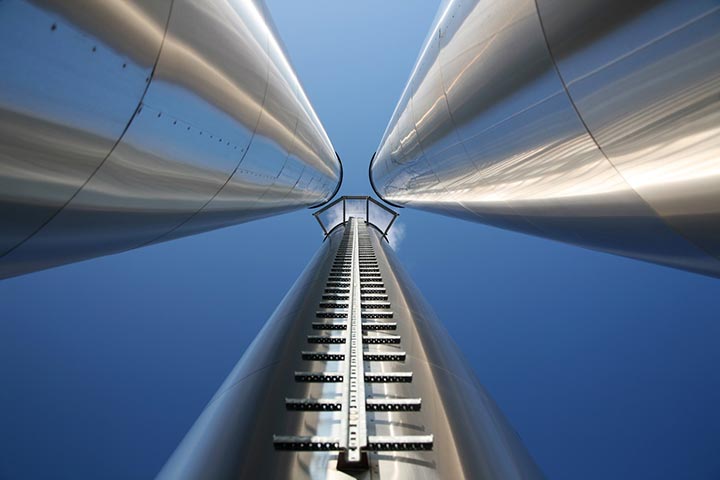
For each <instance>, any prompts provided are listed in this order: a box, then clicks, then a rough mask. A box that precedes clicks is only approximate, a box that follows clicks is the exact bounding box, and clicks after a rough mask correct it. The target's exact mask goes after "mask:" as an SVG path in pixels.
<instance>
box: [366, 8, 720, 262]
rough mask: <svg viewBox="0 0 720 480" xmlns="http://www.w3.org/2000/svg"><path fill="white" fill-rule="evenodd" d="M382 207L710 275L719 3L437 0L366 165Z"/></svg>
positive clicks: (717, 213)
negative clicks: (455, 218) (426, 212)
mask: <svg viewBox="0 0 720 480" xmlns="http://www.w3.org/2000/svg"><path fill="white" fill-rule="evenodd" d="M370 169H371V171H370V179H371V182H372V184H373V188H375V189H376V192H377V193H378V195H380V196H381V197H382V198H383V199H384V200H386V201H388V202H391V203H393V204H396V205H402V206H409V207H416V208H421V209H426V210H430V211H434V212H438V213H443V214H447V215H452V216H458V217H461V218H465V219H468V220H475V221H478V222H483V223H487V224H490V225H494V226H498V227H502V228H507V229H511V230H516V231H520V232H524V233H529V234H533V235H539V236H544V237H548V238H552V239H555V240H560V241H563V242H568V243H572V244H576V245H581V246H584V247H588V248H593V249H597V250H602V251H605V252H611V253H615V254H619V255H625V256H629V257H634V258H638V259H642V260H646V261H651V262H657V263H660V264H664V265H669V266H672V267H677V268H683V269H687V270H691V271H694V272H699V273H704V274H708V275H714V276H719V275H720V260H718V256H719V255H720V5H718V2H717V1H714V0H698V1H684V0H668V1H659V0H638V1H632V2H627V1H621V0H610V1H600V0H581V1H570V0H537V1H535V0H475V1H466V0H462V1H460V0H452V1H447V2H445V3H444V4H443V7H442V8H441V11H440V13H439V15H438V17H437V19H436V21H435V23H434V25H433V26H432V28H431V31H430V34H429V35H428V38H427V40H426V42H425V44H424V46H423V48H422V51H421V54H420V57H419V59H418V61H417V64H416V65H415V69H414V71H413V72H412V75H411V77H410V80H409V81H408V83H407V86H406V87H405V91H404V92H403V94H402V96H401V98H400V101H399V103H398V105H397V108H396V110H395V112H394V114H393V116H392V118H391V120H390V123H389V125H388V128H387V130H386V132H385V134H384V136H383V138H382V141H381V142H380V146H379V147H378V150H377V153H376V155H375V157H374V159H373V161H372V162H371V167H370Z"/></svg>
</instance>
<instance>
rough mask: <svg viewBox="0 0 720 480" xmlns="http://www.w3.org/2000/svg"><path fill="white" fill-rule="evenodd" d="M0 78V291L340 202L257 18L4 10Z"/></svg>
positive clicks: (113, 9) (154, 9) (126, 8)
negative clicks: (22, 278) (37, 276)
mask: <svg viewBox="0 0 720 480" xmlns="http://www.w3.org/2000/svg"><path fill="white" fill-rule="evenodd" d="M0 63H2V65H3V72H2V75H0V277H7V276H12V275H17V274H20V273H25V272H29V271H33V270H38V269H42V268H47V267H50V266H54V265H60V264H64V263H68V262H73V261H77V260H81V259H85V258H90V257H94V256H98V255H105V254H108V253H114V252H119V251H123V250H128V249H131V248H135V247H139V246H142V245H147V244H150V243H154V242H160V241H164V240H169V239H172V238H176V237H181V236H185V235H190V234H194V233H198V232H202V231H206V230H211V229H215V228H219V227H223V226H228V225H233V224H236V223H240V222H244V221H248V220H251V219H255V218H260V217H265V216H269V215H274V214H277V213H281V212H285V211H289V210H293V209H298V208H302V207H308V206H313V205H319V204H322V203H324V202H326V201H328V200H329V199H330V198H331V197H332V196H333V195H334V193H335V192H336V191H337V188H338V187H339V182H340V179H341V174H342V171H341V170H342V168H341V165H340V162H339V158H338V157H337V155H336V153H335V151H334V149H333V146H332V144H331V143H330V140H329V139H328V137H327V134H326V133H325V130H324V129H323V126H322V125H321V123H320V121H319V120H318V118H317V116H316V114H315V112H314V110H313V108H312V106H311V105H310V102H309V101H308V99H307V96H306V95H305V93H304V91H303V89H302V87H301V85H300V83H299V81H298V79H297V77H296V75H295V72H294V71H293V69H292V67H291V65H290V63H289V61H288V58H287V55H286V53H285V52H284V50H283V46H282V44H281V43H280V41H279V39H278V36H277V35H276V33H275V31H274V27H273V26H272V23H271V20H270V18H269V17H268V13H267V11H266V10H265V8H264V6H263V5H262V2H259V1H258V2H251V1H243V2H226V1H222V0H206V1H202V2H198V1H192V0H117V1H92V2H65V1H60V0H39V1H32V2H31V1H23V0H6V1H3V2H0Z"/></svg>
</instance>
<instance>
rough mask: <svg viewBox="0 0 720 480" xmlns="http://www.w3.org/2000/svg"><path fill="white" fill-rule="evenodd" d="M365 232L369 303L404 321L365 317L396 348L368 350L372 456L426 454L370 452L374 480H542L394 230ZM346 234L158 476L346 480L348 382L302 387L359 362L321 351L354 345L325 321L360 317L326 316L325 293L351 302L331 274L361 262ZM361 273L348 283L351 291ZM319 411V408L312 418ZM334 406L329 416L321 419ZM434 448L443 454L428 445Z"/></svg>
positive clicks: (342, 351)
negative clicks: (314, 447)
mask: <svg viewBox="0 0 720 480" xmlns="http://www.w3.org/2000/svg"><path fill="white" fill-rule="evenodd" d="M346 225H347V224H346ZM355 226H356V227H357V228H358V229H359V232H358V233H359V235H361V236H362V237H361V238H363V239H366V240H363V245H362V246H361V250H360V254H361V255H360V257H359V260H358V262H359V267H357V266H355V267H357V268H359V270H358V271H356V272H355V275H360V278H361V282H364V283H363V285H365V286H362V287H361V293H360V294H361V298H362V296H366V297H367V296H370V297H376V296H381V297H383V298H385V297H386V298H387V302H386V303H388V304H389V305H391V312H392V321H388V322H386V323H383V322H385V321H384V320H372V321H371V320H367V319H363V328H364V329H371V330H375V327H383V328H386V329H390V331H389V332H388V333H385V332H383V331H373V332H371V334H372V336H370V334H368V336H363V342H364V343H365V342H368V343H369V340H378V343H379V341H380V340H384V342H383V343H382V344H378V345H376V344H367V345H366V346H364V347H363V356H364V361H365V365H364V371H365V377H366V379H365V381H366V382H371V383H367V384H366V385H365V389H366V391H365V393H366V394H367V396H368V398H372V401H368V403H367V404H366V407H367V415H368V422H367V430H368V431H367V434H368V447H367V448H370V449H372V448H374V449H384V448H388V449H390V450H392V448H397V445H395V444H409V445H413V446H414V448H412V449H409V450H407V451H378V452H377V453H372V452H371V453H368V462H369V465H368V467H369V468H370V469H371V470H372V472H373V478H381V479H382V478H385V477H387V478H441V479H446V478H453V479H462V478H467V479H473V480H478V479H496V478H503V479H521V478H522V479H534V478H542V474H541V472H540V471H539V470H538V468H537V466H536V465H535V464H534V462H533V460H532V458H531V457H530V455H529V454H528V452H527V451H526V450H525V448H524V447H523V445H522V443H521V441H520V439H519V437H518V436H517V434H516V433H515V431H514V430H513V429H512V427H511V426H510V425H509V424H508V422H507V421H506V420H505V418H504V416H503V414H502V412H501V411H500V410H499V409H498V407H497V406H496V405H495V403H494V402H493V401H492V400H491V399H490V397H489V395H488V393H487V392H486V391H485V390H484V389H483V388H482V386H481V385H480V384H479V382H478V380H477V378H476V377H475V374H474V373H473V371H472V368H470V367H469V365H468V364H467V363H466V361H465V359H464V358H463V356H462V354H461V353H460V352H459V351H458V349H457V347H456V345H455V344H454V342H453V341H452V340H451V338H450V337H449V335H448V333H447V332H446V331H445V329H444V328H443V327H442V325H441V323H440V321H439V320H438V319H437V317H436V316H435V315H434V313H433V312H432V310H431V309H430V307H429V306H428V305H427V303H426V302H425V300H424V299H423V297H422V295H421V294H420V292H419V291H418V290H417V288H416V287H415V286H414V284H413V283H412V281H411V280H410V278H409V277H408V276H407V273H406V272H405V271H404V270H403V269H402V267H401V266H400V264H399V263H398V259H397V257H396V256H395V254H394V252H393V250H392V248H390V247H389V246H388V244H387V242H384V241H381V236H382V233H381V232H379V231H378V230H377V229H376V228H371V227H370V226H369V225H368V226H366V225H365V223H364V222H356V224H355ZM345 228H346V226H340V227H338V228H336V229H335V230H334V231H333V232H331V233H330V235H329V236H328V237H327V239H326V241H325V242H323V243H322V245H321V247H320V250H319V251H318V253H317V254H316V255H315V257H314V258H313V260H312V261H311V262H310V264H309V265H308V266H307V268H306V269H305V271H304V272H303V273H302V275H301V277H300V278H299V279H298V281H297V282H296V283H295V285H294V286H293V287H292V289H291V290H290V292H289V293H288V294H287V295H286V296H285V298H284V299H283V301H282V303H281V304H280V305H279V306H278V308H277V310H276V311H275V313H274V314H273V316H272V317H271V318H270V319H269V320H268V322H267V323H266V325H265V326H264V327H263V329H262V331H261V332H260V333H259V334H258V336H257V338H256V339H255V340H254V342H253V343H252V345H251V346H250V347H249V348H248V350H247V351H246V352H245V354H244V355H243V357H242V359H241V360H240V362H239V363H238V364H237V366H236V367H235V368H234V370H233V371H232V373H231V374H230V375H229V376H228V378H227V379H226V380H225V382H224V384H223V386H222V387H220V390H219V391H218V392H217V394H216V395H215V396H214V397H213V399H212V400H211V401H210V403H209V404H208V406H207V407H206V408H205V411H204V412H203V413H202V415H201V416H200V418H199V419H198V420H197V421H196V423H195V425H193V427H192V428H191V430H190V431H189V432H188V434H187V435H186V436H185V439H184V440H183V441H182V443H181V444H180V446H179V447H178V449H177V450H176V451H175V453H174V454H173V455H172V457H171V458H170V460H169V461H168V463H167V464H166V465H165V467H164V468H163V470H162V472H161V473H160V475H159V477H158V478H160V479H170V478H172V479H174V480H176V479H206V478H288V479H290V478H292V479H307V478H338V477H337V475H338V471H337V468H338V465H337V460H338V456H339V454H338V451H337V450H338V449H341V448H342V446H341V444H340V442H339V439H340V438H342V435H343V433H342V428H341V426H342V423H341V421H342V418H343V415H345V413H346V412H344V411H342V410H341V408H339V409H335V408H334V407H333V408H332V410H329V407H328V406H329V405H335V404H336V403H337V404H338V405H340V404H341V399H342V398H344V397H343V394H344V391H343V388H344V384H343V383H307V382H304V381H303V382H299V381H296V379H297V378H296V377H295V375H294V372H314V373H312V374H310V375H316V376H319V375H320V374H321V373H324V374H325V375H327V376H331V377H332V376H335V375H338V374H342V372H344V370H343V362H347V361H348V358H347V352H350V350H349V349H346V347H347V343H343V344H338V345H335V344H333V343H319V340H318V339H323V338H324V339H329V338H332V339H335V340H337V341H338V342H339V341H340V340H341V339H342V338H344V337H342V336H340V335H338V334H337V333H338V332H337V331H335V330H334V329H338V328H341V327H342V325H345V327H344V328H345V329H344V330H340V333H342V332H347V330H346V329H347V328H349V327H347V321H348V320H349V318H341V319H339V320H330V319H328V320H327V321H326V320H323V322H318V321H316V320H315V319H316V316H317V315H318V313H322V314H323V315H325V314H332V312H343V311H348V310H342V309H343V308H344V309H347V308H348V307H347V306H341V305H338V306H337V308H335V309H333V308H330V306H329V305H326V307H325V309H323V310H320V311H319V310H318V302H329V300H322V298H323V295H348V296H349V293H347V294H339V293H328V292H326V288H328V285H329V284H326V279H327V278H328V277H329V276H330V272H331V269H332V268H335V271H336V272H337V271H341V270H342V269H343V267H341V266H340V265H347V263H348V258H350V257H349V256H348V255H347V253H346V250H347V246H348V243H347V242H345V243H344V244H343V243H341V242H342V240H343V237H344V236H345ZM339 250H340V251H341V255H340V256H339V257H337V256H336V253H337V252H338V251H339ZM353 258H355V257H354V256H353V257H352V258H350V264H351V265H354V262H353V261H352V259H353ZM375 263H376V264H377V267H375V266H374V265H375ZM334 265H335V267H334ZM344 268H347V267H344ZM371 270H372V271H374V270H379V272H380V274H381V276H380V277H375V276H370V275H374V274H373V273H370V271H371ZM363 272H366V273H363ZM336 275H337V274H334V275H333V278H336ZM363 276H366V280H362V278H363ZM351 277H352V274H350V275H349V276H347V277H345V278H348V281H346V282H345V283H346V284H347V285H348V286H347V287H344V288H345V289H347V290H348V292H349V288H350V287H349V285H350V281H349V279H350V278H351ZM370 279H375V280H370ZM333 283H335V284H337V283H338V281H333ZM368 285H378V286H373V287H370V286H368ZM379 285H382V286H379ZM330 290H332V291H335V290H341V288H340V287H338V286H334V287H331V288H330ZM378 291H382V292H384V293H377V292H378ZM333 301H334V302H338V303H339V302H348V301H349V300H348V299H345V300H339V299H338V300H333ZM373 302H375V303H378V302H377V300H374V299H368V298H365V299H362V300H361V304H363V305H361V310H362V311H363V316H367V315H373V314H374V315H388V313H387V312H388V310H387V308H386V306H378V307H377V308H375V309H373V308H371V305H370V304H372V303H373ZM379 303H382V302H379ZM338 309H340V310H338ZM371 312H372V313H371ZM329 318H332V317H331V316H330V317H329ZM336 323H340V324H341V325H340V326H338V325H335V326H333V327H332V328H333V330H334V331H331V332H330V333H329V334H328V335H318V330H317V327H318V326H322V325H327V324H336ZM308 342H311V343H308ZM397 342H401V343H399V344H398V343H397ZM373 343H375V342H373ZM302 378H303V379H306V378H309V377H302ZM318 378H319V377H318ZM379 381H388V382H390V383H377V382H379ZM288 405H290V406H291V408H288ZM307 405H315V406H316V408H315V410H312V411H311V410H309V409H308V408H305V407H306V406H307ZM323 406H325V408H326V409H328V410H327V411H319V410H321V409H322V407H323ZM273 439H275V441H276V442H280V444H281V445H283V444H284V445H291V444H294V445H296V447H297V446H299V444H300V443H302V442H303V441H306V439H309V440H307V441H310V442H316V443H317V444H320V443H322V445H323V446H324V445H327V449H328V450H327V451H282V450H276V449H275V448H273ZM335 439H338V441H337V442H336V440H335ZM323 442H324V443H323ZM412 442H416V443H412ZM428 442H431V443H432V450H427V449H426V448H425V447H426V446H427V445H428ZM303 445H304V448H306V449H308V450H309V448H310V447H308V445H307V444H303ZM322 448H325V447H322Z"/></svg>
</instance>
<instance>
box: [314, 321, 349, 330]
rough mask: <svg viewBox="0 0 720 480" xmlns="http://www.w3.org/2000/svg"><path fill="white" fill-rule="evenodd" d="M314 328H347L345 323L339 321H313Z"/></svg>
mask: <svg viewBox="0 0 720 480" xmlns="http://www.w3.org/2000/svg"><path fill="white" fill-rule="evenodd" d="M312 327H313V328H314V329H315V330H347V323H340V322H313V324H312Z"/></svg>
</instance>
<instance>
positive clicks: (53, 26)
mask: <svg viewBox="0 0 720 480" xmlns="http://www.w3.org/2000/svg"><path fill="white" fill-rule="evenodd" d="M50 30H52V31H53V32H54V31H55V30H57V24H55V23H53V24H52V25H50Z"/></svg>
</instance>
